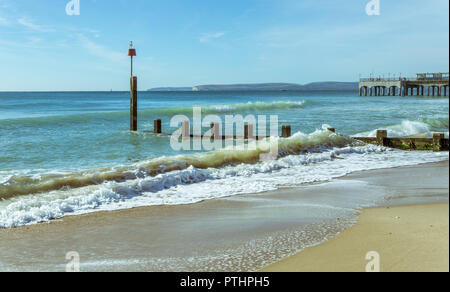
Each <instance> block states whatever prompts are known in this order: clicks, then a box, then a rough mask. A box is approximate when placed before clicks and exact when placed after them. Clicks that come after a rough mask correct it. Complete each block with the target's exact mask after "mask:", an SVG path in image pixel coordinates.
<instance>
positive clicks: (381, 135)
mask: <svg viewBox="0 0 450 292" xmlns="http://www.w3.org/2000/svg"><path fill="white" fill-rule="evenodd" d="M377 144H378V145H380V146H387V131H386V130H378V131H377Z"/></svg>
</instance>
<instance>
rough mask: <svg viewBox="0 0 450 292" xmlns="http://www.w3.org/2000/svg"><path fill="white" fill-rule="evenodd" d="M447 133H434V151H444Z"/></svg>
mask: <svg viewBox="0 0 450 292" xmlns="http://www.w3.org/2000/svg"><path fill="white" fill-rule="evenodd" d="M444 139H445V135H444V134H442V133H435V134H433V151H435V152H439V151H442V149H443V145H444Z"/></svg>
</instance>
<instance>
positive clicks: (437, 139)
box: [153, 119, 449, 152]
mask: <svg viewBox="0 0 450 292" xmlns="http://www.w3.org/2000/svg"><path fill="white" fill-rule="evenodd" d="M220 126H221V125H220V124H218V123H213V124H211V132H212V135H208V136H206V135H193V134H191V133H190V123H189V121H185V122H183V123H182V131H181V132H182V136H183V137H190V138H201V139H203V138H210V139H211V140H217V139H219V140H228V139H245V140H250V139H251V140H263V139H267V138H270V136H255V135H254V134H253V133H254V129H255V126H254V125H251V124H249V125H245V127H244V136H237V135H234V136H226V135H220ZM291 129H292V128H291V126H289V125H284V126H282V127H281V133H282V135H281V137H282V138H289V137H291V136H292V130H291ZM328 131H330V132H333V133H336V129H335V128H328ZM153 133H154V134H157V135H167V136H170V134H166V133H163V131H162V121H161V120H160V119H158V120H155V121H154V130H153ZM352 138H353V139H355V140H358V141H361V142H364V143H366V144H373V145H379V146H384V147H389V148H396V149H401V150H411V151H436V152H438V151H449V139H448V138H445V135H444V134H443V133H435V134H433V138H411V137H400V138H390V137H388V136H387V130H378V131H377V137H352Z"/></svg>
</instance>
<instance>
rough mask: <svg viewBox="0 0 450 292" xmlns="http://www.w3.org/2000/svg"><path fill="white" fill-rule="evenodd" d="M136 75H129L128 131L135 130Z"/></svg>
mask: <svg viewBox="0 0 450 292" xmlns="http://www.w3.org/2000/svg"><path fill="white" fill-rule="evenodd" d="M137 98H138V97H137V77H136V76H133V77H131V90H130V131H134V132H135V131H137V128H138V126H137Z"/></svg>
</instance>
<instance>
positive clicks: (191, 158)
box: [0, 92, 449, 227]
mask: <svg viewBox="0 0 450 292" xmlns="http://www.w3.org/2000/svg"><path fill="white" fill-rule="evenodd" d="M193 106H201V107H202V110H203V115H204V116H205V115H209V114H216V115H219V116H221V117H222V118H224V116H225V115H236V114H241V115H247V114H253V115H267V116H269V115H278V118H279V122H280V124H283V125H284V124H289V125H291V126H292V131H293V133H295V134H294V135H293V137H291V138H290V139H280V140H278V141H276V142H274V143H277V144H278V147H279V149H280V152H279V159H278V160H277V161H271V162H258V161H259V155H260V154H262V153H263V152H264V151H262V150H261V149H258V150H253V151H215V152H210V153H204V152H203V153H202V152H201V151H200V152H199V151H197V152H195V153H196V154H194V152H190V151H175V150H173V149H172V148H171V147H169V145H170V140H169V139H170V138H169V137H166V136H154V135H153V134H150V133H146V132H144V131H152V127H153V120H154V119H157V118H159V119H162V120H163V129H164V132H167V133H171V132H173V131H174V130H175V129H174V128H170V127H169V122H170V119H171V118H172V117H173V116H174V115H178V114H182V115H187V116H188V117H190V116H191V115H192V107H193ZM128 107H129V95H128V93H126V92H111V93H110V92H108V93H98V92H92V93H91V92H83V93H76V92H66V93H0V149H1V150H0V198H2V199H4V200H3V201H1V202H0V227H14V226H20V225H24V224H33V223H37V222H41V221H47V220H50V219H53V218H60V217H63V216H65V215H72V214H82V213H89V212H93V211H99V210H115V209H123V208H131V207H137V206H148V205H167V204H175V205H176V204H185V203H194V202H199V201H202V200H206V199H213V198H220V197H225V196H229V195H233V194H242V193H255V192H264V191H268V190H275V189H278V188H280V187H285V186H296V185H300V184H303V183H309V182H317V181H325V180H328V179H331V178H334V177H340V176H343V175H346V174H348V173H351V172H354V171H358V170H367V169H377V168H382V167H396V166H402V165H414V164H418V163H422V162H434V161H441V160H445V159H448V153H438V154H437V153H430V152H422V153H410V152H402V151H393V150H390V149H386V148H382V147H374V146H364V145H361V144H360V143H356V142H355V141H353V140H352V139H350V138H349V137H341V136H337V135H334V134H332V133H330V132H328V131H326V130H323V125H329V126H332V127H334V128H336V129H337V130H338V132H339V134H343V135H347V136H352V135H362V136H373V135H374V133H375V130H376V129H379V128H385V129H388V131H389V135H390V136H410V135H422V136H429V135H431V133H432V132H434V131H436V132H445V133H447V135H448V128H449V125H448V112H449V101H448V98H414V97H408V98H402V97H359V96H357V94H355V93H353V92H253V93H252V92H228V93H220V92H219V93H215V92H214V93H212V92H185V93H179V92H176V93H154V92H142V93H140V94H139V129H140V130H141V132H139V133H130V132H129V131H128V125H129V116H128V115H129V111H128ZM325 128H326V126H325Z"/></svg>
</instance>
